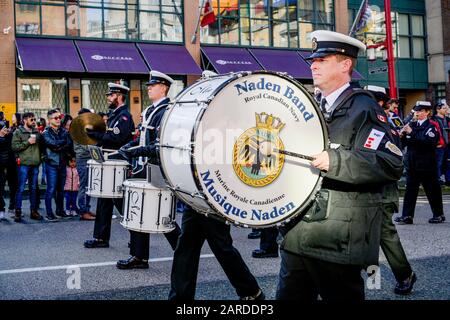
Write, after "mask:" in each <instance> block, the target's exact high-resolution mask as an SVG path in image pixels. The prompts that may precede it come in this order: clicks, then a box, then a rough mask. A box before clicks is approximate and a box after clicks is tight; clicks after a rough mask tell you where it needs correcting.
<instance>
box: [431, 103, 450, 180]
mask: <svg viewBox="0 0 450 320" xmlns="http://www.w3.org/2000/svg"><path fill="white" fill-rule="evenodd" d="M447 112H448V106H447V104H446V103H444V102H442V101H441V102H439V103H438V104H437V105H436V114H435V115H434V116H433V117H432V119H433V120H434V121H436V122H437V123H438V124H439V129H440V131H441V135H442V139H441V140H442V142H441V143H439V144H438V146H437V148H436V159H437V172H438V180H439V183H440V184H441V185H442V184H445V182H446V180H445V168H446V162H447V161H446V160H447V149H448V145H449V143H448V142H449V141H448V132H449V124H450V118H449V117H447Z"/></svg>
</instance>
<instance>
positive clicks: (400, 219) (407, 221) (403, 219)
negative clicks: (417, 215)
mask: <svg viewBox="0 0 450 320" xmlns="http://www.w3.org/2000/svg"><path fill="white" fill-rule="evenodd" d="M394 221H395V222H397V223H398V224H413V218H412V217H402V216H401V217H397V218H395V219H394Z"/></svg>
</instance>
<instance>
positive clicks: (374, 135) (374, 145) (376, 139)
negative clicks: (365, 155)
mask: <svg viewBox="0 0 450 320" xmlns="http://www.w3.org/2000/svg"><path fill="white" fill-rule="evenodd" d="M384 135H385V133H384V132H381V131H378V130H377V129H372V131H370V134H369V136H368V137H367V140H366V142H365V143H364V148H367V149H372V150H377V149H378V146H379V145H380V143H381V140H382V139H383V137H384Z"/></svg>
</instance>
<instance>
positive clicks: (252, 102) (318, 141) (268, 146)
mask: <svg viewBox="0 0 450 320" xmlns="http://www.w3.org/2000/svg"><path fill="white" fill-rule="evenodd" d="M327 142H328V136H327V132H326V126H325V122H324V120H323V117H322V115H321V113H320V111H319V108H318V106H317V103H316V102H315V101H314V99H313V97H312V96H311V95H310V94H309V93H308V92H307V91H306V89H305V88H304V87H303V86H302V85H301V84H299V83H298V82H296V81H295V80H292V79H290V78H288V77H285V76H280V75H278V74H274V73H270V72H257V73H253V74H249V75H245V76H241V77H237V78H235V79H234V80H233V81H231V82H230V83H227V84H226V85H224V86H223V88H221V90H219V91H218V93H217V94H216V95H215V97H214V98H213V99H212V101H211V102H210V104H209V106H208V108H207V109H206V111H205V112H204V113H203V115H202V116H201V119H200V121H199V125H198V126H197V128H196V131H195V134H194V139H193V145H194V152H193V163H194V165H193V167H194V171H195V177H196V183H197V185H198V188H199V189H200V190H201V191H202V192H203V193H204V195H205V197H206V201H207V203H208V204H209V206H210V207H212V208H214V210H215V211H216V212H217V213H218V214H219V215H220V216H222V217H223V218H224V219H226V220H228V221H231V222H233V223H235V224H237V225H243V226H245V227H252V228H259V227H270V226H274V225H279V224H282V223H283V222H287V221H289V220H290V219H291V218H292V217H294V216H296V215H298V214H299V213H300V212H301V211H302V209H304V208H305V207H306V206H307V205H308V204H309V203H310V202H311V200H312V198H313V197H314V195H315V193H316V191H317V190H318V189H319V187H320V183H321V176H320V171H319V170H317V169H314V168H313V167H312V166H311V164H310V161H308V160H303V159H299V158H294V157H291V156H287V155H284V154H280V153H278V152H276V149H279V150H286V151H290V152H295V153H299V154H303V155H315V154H318V153H320V152H322V151H323V150H324V149H326V147H327Z"/></svg>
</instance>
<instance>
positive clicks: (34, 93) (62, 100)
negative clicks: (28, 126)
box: [17, 78, 69, 118]
mask: <svg viewBox="0 0 450 320" xmlns="http://www.w3.org/2000/svg"><path fill="white" fill-rule="evenodd" d="M56 107H59V108H61V110H62V111H63V112H64V113H66V112H67V111H68V109H69V108H68V99H67V80H66V79H56V78H55V79H45V78H18V79H17V108H18V112H20V113H23V112H33V113H34V114H35V115H36V117H38V118H40V117H43V118H47V111H48V110H50V109H51V108H56Z"/></svg>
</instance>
